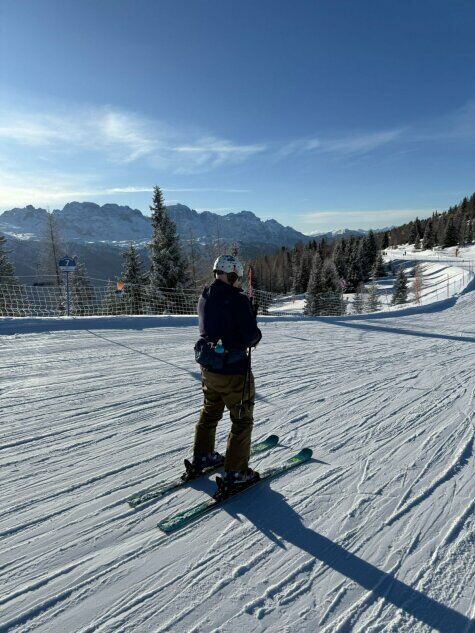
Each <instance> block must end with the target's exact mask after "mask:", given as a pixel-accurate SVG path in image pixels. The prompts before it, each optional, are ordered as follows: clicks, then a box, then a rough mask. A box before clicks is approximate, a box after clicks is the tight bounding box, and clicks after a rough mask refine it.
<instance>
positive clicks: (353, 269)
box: [346, 242, 364, 292]
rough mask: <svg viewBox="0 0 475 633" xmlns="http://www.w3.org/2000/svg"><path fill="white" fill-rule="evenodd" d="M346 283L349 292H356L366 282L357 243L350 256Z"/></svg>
mask: <svg viewBox="0 0 475 633" xmlns="http://www.w3.org/2000/svg"><path fill="white" fill-rule="evenodd" d="M350 248H351V247H350ZM346 281H347V282H348V292H355V291H356V288H358V285H359V284H360V283H361V282H362V281H364V274H363V270H362V266H361V259H360V253H359V248H358V243H357V242H354V244H353V246H352V248H351V251H350V254H349V261H348V273H347V278H346Z"/></svg>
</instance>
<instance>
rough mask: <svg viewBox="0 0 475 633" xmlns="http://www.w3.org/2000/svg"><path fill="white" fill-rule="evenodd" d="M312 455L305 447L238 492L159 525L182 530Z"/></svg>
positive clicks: (173, 517)
mask: <svg viewBox="0 0 475 633" xmlns="http://www.w3.org/2000/svg"><path fill="white" fill-rule="evenodd" d="M311 457H312V450H311V449H310V448H303V449H302V450H301V451H300V452H299V453H297V454H296V455H293V456H292V457H291V458H290V459H288V460H287V461H286V462H284V463H283V464H281V465H280V466H273V467H271V468H268V469H266V470H264V471H263V472H262V473H261V474H260V479H258V480H256V481H254V482H252V483H250V484H249V485H247V486H244V487H242V488H239V489H237V490H236V492H234V493H233V494H231V495H229V496H228V497H226V498H225V499H222V500H216V499H213V498H211V499H207V500H206V501H203V502H202V503H198V504H197V505H194V506H191V507H190V508H187V509H186V510H182V511H181V512H177V513H176V514H173V515H171V516H169V517H167V518H165V519H163V521H160V522H159V523H158V527H159V528H160V529H161V530H162V531H163V532H166V533H167V534H171V533H172V532H176V531H177V530H180V529H181V528H183V527H185V526H186V525H188V524H190V523H192V522H193V521H195V520H196V519H198V518H199V517H202V516H203V515H204V514H207V513H208V512H212V511H213V510H214V509H215V508H218V507H219V506H221V505H222V504H223V503H225V502H226V501H228V500H229V499H232V498H234V497H235V496H236V495H238V494H240V493H241V492H244V491H245V490H249V488H253V487H254V486H257V485H259V484H260V483H261V482H263V481H267V480H269V479H273V478H275V477H279V476H280V475H283V474H285V473H287V472H289V470H292V469H294V468H297V467H298V466H301V465H302V464H305V463H306V462H308V461H309V460H310V459H311Z"/></svg>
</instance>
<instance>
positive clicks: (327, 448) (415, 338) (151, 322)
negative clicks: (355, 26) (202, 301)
mask: <svg viewBox="0 0 475 633" xmlns="http://www.w3.org/2000/svg"><path fill="white" fill-rule="evenodd" d="M474 314H475V293H474V292H467V293H466V294H465V295H463V296H462V297H461V298H460V299H459V300H458V301H457V302H455V301H451V302H446V303H442V304H438V305H435V306H433V307H432V308H431V309H426V310H425V311H424V312H422V311H421V312H410V313H404V312H402V313H400V314H395V313H394V314H392V315H390V316H387V315H386V316H383V317H379V316H378V317H374V316H373V317H357V318H355V317H353V318H351V319H350V318H340V319H332V318H320V319H318V318H316V319H312V320H299V319H297V318H290V319H288V318H287V319H286V318H283V319H279V318H269V319H267V320H266V319H262V320H261V325H262V330H263V335H264V338H263V341H262V344H261V346H260V347H259V349H258V350H257V351H256V353H255V354H254V356H253V358H254V368H255V374H256V381H257V402H256V424H255V431H254V436H255V438H259V437H264V436H266V435H268V434H269V433H278V434H279V436H280V438H281V444H280V445H279V447H278V448H277V449H274V450H273V451H271V452H270V453H268V454H264V455H263V456H260V457H259V459H256V460H255V461H254V466H256V467H259V466H262V467H264V466H266V465H269V464H271V463H273V462H274V461H275V460H281V459H285V458H286V457H287V456H288V455H289V454H290V453H291V452H293V451H295V449H297V448H301V447H303V446H309V447H311V448H312V449H313V451H314V460H313V461H312V462H311V463H310V464H309V465H307V466H304V467H302V468H301V469H300V470H299V471H298V472H297V471H296V472H294V473H292V474H289V475H288V476H284V477H283V478H281V479H279V480H276V481H275V482H272V483H271V484H270V485H266V484H263V485H262V486H260V487H257V488H255V489H254V490H253V491H252V492H251V491H249V492H246V493H244V494H242V495H240V496H239V497H238V498H236V499H233V500H231V501H230V502H229V503H228V504H227V505H225V506H224V507H223V508H222V509H221V510H219V511H218V512H216V513H214V514H211V515H209V516H207V517H206V518H204V519H203V520H201V521H199V522H197V523H195V524H194V525H191V526H189V527H187V528H186V529H184V530H182V531H181V532H178V533H176V534H175V535H173V536H166V535H164V534H162V533H161V532H160V531H159V530H158V529H157V527H156V524H157V522H158V520H159V519H161V518H164V517H165V516H167V515H168V514H170V513H172V512H174V511H176V510H178V509H180V508H182V507H184V505H185V504H189V503H192V502H194V501H197V500H198V499H200V498H203V497H206V495H209V494H210V492H211V491H212V489H213V482H212V481H211V480H204V481H199V482H195V483H194V484H192V485H190V487H189V488H187V489H185V490H181V491H179V492H178V493H176V494H173V495H170V496H168V497H166V498H164V499H162V500H160V501H159V502H157V503H150V504H148V505H146V506H145V507H143V508H141V509H136V510H133V509H131V508H130V507H129V506H128V505H127V504H126V503H125V502H124V500H125V498H126V497H127V496H128V495H129V494H131V493H132V492H134V491H136V490H137V489H139V488H143V487H145V486H146V485H148V484H152V483H154V482H156V481H159V480H165V479H167V478H170V477H171V476H172V475H173V474H174V473H176V472H177V471H179V470H180V462H181V460H182V459H183V457H185V456H187V455H188V454H189V445H190V440H191V437H192V433H193V426H194V423H195V421H196V417H197V414H198V410H199V407H200V400H201V397H200V376H199V372H198V367H197V366H196V364H195V363H194V360H193V355H192V347H193V343H194V341H195V339H196V320H195V318H193V317H189V318H187V317H184V318H179V317H177V318H140V317H137V318H128V319H126V318H116V319H82V320H76V321H66V320H41V319H22V320H12V319H1V320H0V368H1V375H2V380H1V383H0V408H1V414H0V415H1V439H0V464H1V467H2V474H1V480H0V487H1V491H0V492H1V499H2V512H1V516H0V536H1V544H2V547H1V550H2V551H1V557H0V569H1V578H2V591H1V594H0V631H16V632H20V631H21V632H22V633H23V632H25V631H35V632H36V631H42V632H44V633H52V632H54V633H56V632H57V633H63V632H67V633H72V632H74V633H76V632H78V633H79V632H81V633H86V632H88V633H93V632H94V633H96V632H97V633H99V632H100V633H111V632H113V631H117V632H118V631H121V632H127V633H130V632H134V633H135V632H139V633H142V632H148V631H150V632H152V631H153V632H157V633H158V632H165V631H176V632H179V633H183V632H190V633H191V632H193V633H198V632H211V631H214V632H217V631H221V632H222V633H230V632H231V633H234V632H236V633H237V632H239V633H240V632H242V631H246V633H247V632H249V633H250V632H258V631H266V632H276V633H277V632H279V633H282V632H287V631H288V632H289V633H290V632H292V633H294V632H295V631H298V632H300V631H304V632H306V631H308V632H309V633H310V632H314V631H319V632H320V631H321V632H326V633H337V632H349V631H355V632H360V633H363V632H364V633H375V632H388V633H389V632H397V633H405V632H407V633H420V632H425V631H432V630H437V631H443V632H447V633H448V632H453V633H469V632H473V631H475V626H474V623H473V620H471V619H470V618H473V615H474V603H475V587H474V571H475V561H474V551H475V548H474V541H475V538H474V535H475V531H474V523H475V520H474V509H475V505H474V494H473V492H474V475H475V467H474V463H475V462H474V409H475V407H474V392H475V380H474V373H475V372H474V369H475V319H474ZM228 427H229V423H228V419H227V418H225V419H224V420H223V421H222V423H221V425H220V427H219V446H220V447H221V448H223V446H224V442H225V437H226V432H227V429H228Z"/></svg>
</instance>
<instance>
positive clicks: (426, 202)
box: [0, 0, 475, 232]
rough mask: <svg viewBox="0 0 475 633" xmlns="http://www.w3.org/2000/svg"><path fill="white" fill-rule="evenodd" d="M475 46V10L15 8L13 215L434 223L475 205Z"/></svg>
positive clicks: (92, 3) (274, 1)
mask: <svg viewBox="0 0 475 633" xmlns="http://www.w3.org/2000/svg"><path fill="white" fill-rule="evenodd" d="M474 33H475V3H473V2H471V1H467V2H463V1H458V0H447V1H445V2H442V1H439V0H430V1H419V2H415V1H407V0H399V1H398V2H394V1H393V0H371V1H370V0H292V1H290V0H289V1H287V0H239V2H235V1H234V2H233V1H231V0H153V1H148V0H100V1H99V0H0V210H5V209H7V208H11V207H13V206H25V205H26V204H30V203H31V204H35V205H41V206H48V207H50V208H58V207H61V206H62V205H63V204H64V203H65V202H68V201H71V200H80V201H83V200H92V201H95V202H97V203H99V204H104V203H105V202H117V203H120V204H128V205H130V206H132V207H134V208H138V209H141V210H142V211H147V210H148V205H149V203H150V199H151V189H152V187H153V185H155V184H158V185H160V186H161V187H162V188H163V190H164V192H165V198H166V201H167V203H170V204H173V203H175V202H183V203H184V204H187V205H189V206H191V207H193V208H195V209H197V210H204V209H207V210H211V211H215V212H223V213H226V212H229V211H239V210H242V209H247V210H251V211H254V212H255V213H256V214H257V215H258V216H259V217H262V218H264V219H265V218H270V217H273V218H275V219H277V220H278V221H280V222H282V223H284V224H289V225H291V226H294V227H295V228H297V229H300V230H302V231H304V232H310V231H325V230H330V229H336V228H343V227H350V228H359V227H362V228H369V227H375V228H377V227H383V226H387V225H390V224H398V223H401V222H404V221H406V220H409V219H413V218H414V217H415V215H419V216H420V217H424V216H427V215H429V214H430V213H431V212H432V211H433V210H435V209H439V210H443V209H445V208H447V207H448V206H449V205H450V204H453V203H454V202H457V201H458V200H459V199H461V198H462V197H463V196H464V195H466V194H469V193H471V192H473V191H474V190H475V178H474V174H475V82H474V71H475V38H474Z"/></svg>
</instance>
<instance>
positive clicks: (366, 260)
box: [359, 230, 378, 280]
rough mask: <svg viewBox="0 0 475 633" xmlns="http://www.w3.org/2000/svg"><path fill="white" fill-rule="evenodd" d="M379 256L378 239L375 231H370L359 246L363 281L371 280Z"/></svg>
mask: <svg viewBox="0 0 475 633" xmlns="http://www.w3.org/2000/svg"><path fill="white" fill-rule="evenodd" d="M377 255H378V245H377V244H376V238H375V237H374V233H373V231H371V230H370V231H369V232H368V233H367V234H366V235H365V236H364V237H363V239H362V240H360V244H359V258H360V263H361V271H362V274H363V280H366V279H368V278H369V275H370V271H371V269H372V267H373V266H374V262H375V260H376V257H377Z"/></svg>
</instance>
